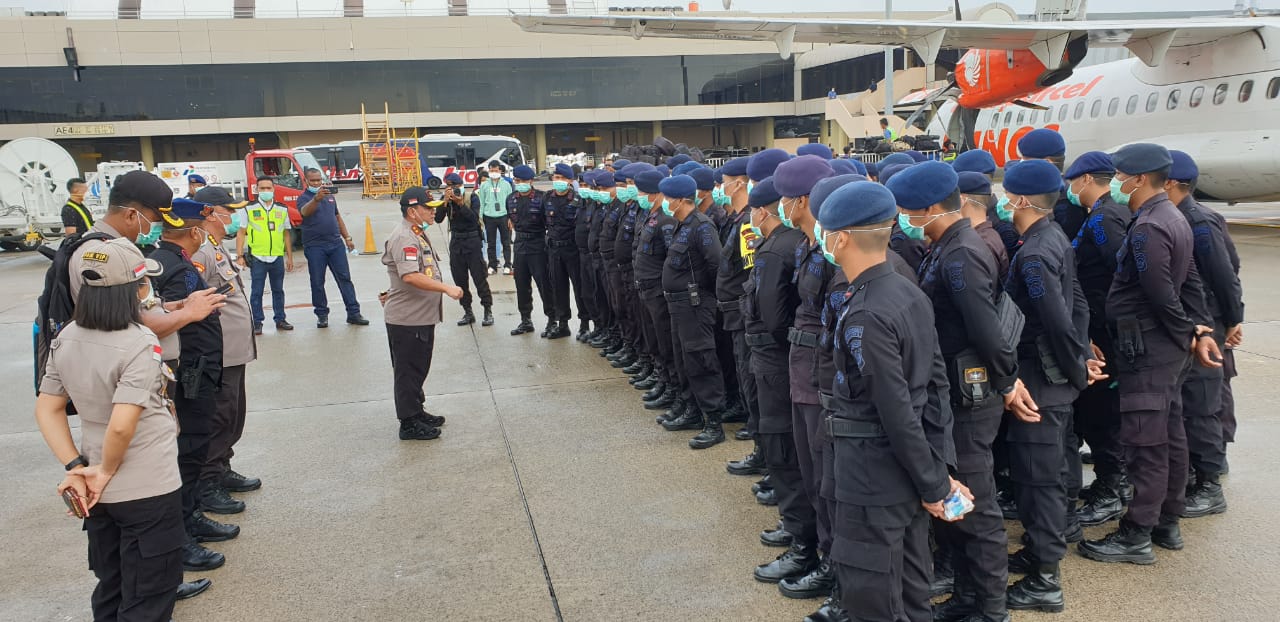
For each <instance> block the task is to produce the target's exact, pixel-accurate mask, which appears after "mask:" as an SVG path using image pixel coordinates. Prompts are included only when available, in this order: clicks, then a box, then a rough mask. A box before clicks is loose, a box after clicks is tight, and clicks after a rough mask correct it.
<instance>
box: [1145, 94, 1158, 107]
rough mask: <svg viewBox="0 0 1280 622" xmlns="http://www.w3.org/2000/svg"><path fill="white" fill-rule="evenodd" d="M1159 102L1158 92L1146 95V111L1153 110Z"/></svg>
mask: <svg viewBox="0 0 1280 622" xmlns="http://www.w3.org/2000/svg"><path fill="white" fill-rule="evenodd" d="M1158 103H1160V94H1159V93H1152V94H1150V95H1148V96H1147V112H1155V111H1156V104H1158Z"/></svg>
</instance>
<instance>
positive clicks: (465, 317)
mask: <svg viewBox="0 0 1280 622" xmlns="http://www.w3.org/2000/svg"><path fill="white" fill-rule="evenodd" d="M475 323H476V314H474V313H472V312H471V307H466V308H464V309H463V313H462V319H460V320H458V326H466V325H467V324H475Z"/></svg>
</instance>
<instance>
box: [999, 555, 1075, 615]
mask: <svg viewBox="0 0 1280 622" xmlns="http://www.w3.org/2000/svg"><path fill="white" fill-rule="evenodd" d="M1005 604H1006V606H1008V607H1009V608H1010V609H1014V610H1019V611H1024V610H1028V609H1033V610H1036V611H1043V612H1045V613H1058V612H1061V611H1062V610H1063V609H1065V608H1066V605H1064V604H1063V601H1062V573H1061V572H1060V571H1059V569H1058V563H1057V562H1054V563H1052V564H1039V565H1038V566H1036V568H1035V571H1034V572H1031V573H1030V574H1028V575H1027V576H1025V577H1022V578H1021V579H1018V580H1017V581H1015V582H1014V584H1013V585H1010V586H1009V591H1008V592H1007V593H1006V594H1005Z"/></svg>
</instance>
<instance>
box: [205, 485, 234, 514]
mask: <svg viewBox="0 0 1280 622" xmlns="http://www.w3.org/2000/svg"><path fill="white" fill-rule="evenodd" d="M196 487H197V490H198V492H197V494H198V495H199V503H200V509H202V510H204V511H206V512H213V513H214V514H239V513H241V512H243V511H244V501H240V500H239V499H233V498H232V497H231V495H230V494H228V493H227V491H226V489H224V488H223V487H222V486H219V485H218V484H217V483H216V482H211V481H207V480H206V481H201V482H200V483H199V484H197V485H196Z"/></svg>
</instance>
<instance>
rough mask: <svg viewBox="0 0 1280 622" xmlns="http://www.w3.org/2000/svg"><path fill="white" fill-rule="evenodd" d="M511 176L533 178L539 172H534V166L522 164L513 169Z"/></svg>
mask: <svg viewBox="0 0 1280 622" xmlns="http://www.w3.org/2000/svg"><path fill="white" fill-rule="evenodd" d="M511 176H512V177H515V178H516V179H533V178H534V177H536V176H537V174H536V173H534V172H533V167H532V166H527V165H524V164H521V165H520V166H517V167H515V168H513V169H511Z"/></svg>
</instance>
